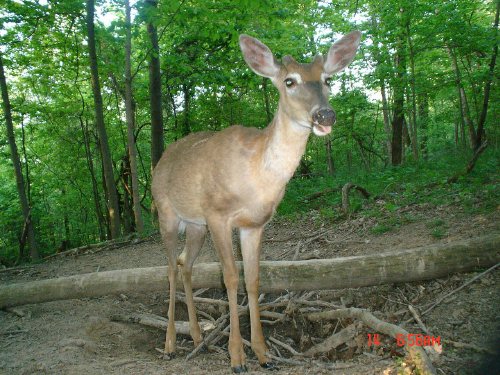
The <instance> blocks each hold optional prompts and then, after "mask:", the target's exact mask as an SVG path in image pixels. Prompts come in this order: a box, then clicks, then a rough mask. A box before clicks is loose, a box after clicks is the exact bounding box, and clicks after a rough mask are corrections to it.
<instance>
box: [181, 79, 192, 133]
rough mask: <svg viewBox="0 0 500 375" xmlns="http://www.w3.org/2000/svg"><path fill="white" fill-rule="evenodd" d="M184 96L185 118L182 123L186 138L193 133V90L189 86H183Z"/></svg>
mask: <svg viewBox="0 0 500 375" xmlns="http://www.w3.org/2000/svg"><path fill="white" fill-rule="evenodd" d="M182 94H183V96H184V116H183V122H182V135H183V136H184V137H185V136H186V135H188V134H189V133H191V121H190V118H189V116H190V113H189V110H190V105H191V88H190V86H189V84H186V83H185V84H183V85H182Z"/></svg>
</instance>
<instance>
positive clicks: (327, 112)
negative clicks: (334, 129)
mask: <svg viewBox="0 0 500 375" xmlns="http://www.w3.org/2000/svg"><path fill="white" fill-rule="evenodd" d="M336 119H337V115H336V114H335V112H334V111H333V109H331V108H323V109H320V110H318V111H316V112H315V113H314V115H313V122H314V123H317V124H319V125H322V126H332V125H333V124H335V120H336Z"/></svg>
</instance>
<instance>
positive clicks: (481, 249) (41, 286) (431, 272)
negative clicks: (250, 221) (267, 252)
mask: <svg viewBox="0 0 500 375" xmlns="http://www.w3.org/2000/svg"><path fill="white" fill-rule="evenodd" d="M499 246H500V235H499V234H494V235H488V236H484V237H478V238H474V239H467V240H461V241H455V242H451V243H446V244H435V245H428V246H424V247H420V248H416V249H409V250H395V251H389V252H386V253H379V252H376V253H374V254H371V255H362V256H350V257H345V258H336V259H314V260H304V261H279V262H276V261H263V262H260V289H261V291H262V292H264V293H268V292H273V293H277V292H278V293H279V292H282V291H284V290H289V291H291V290H297V291H298V290H331V289H343V288H359V287H365V286H373V285H382V284H388V283H390V284H392V283H406V282H412V281H421V280H431V279H436V278H439V277H445V276H448V275H450V274H452V273H455V272H470V271H473V270H475V269H477V268H481V267H490V266H492V265H495V264H497V263H498V262H499V261H500V253H499V252H498V249H499ZM236 263H237V267H238V269H239V281H240V284H239V288H240V290H242V291H243V290H244V282H243V280H244V277H243V267H242V262H236ZM178 277H179V280H178V282H177V285H178V286H179V289H182V281H181V273H179V274H178ZM192 284H193V288H224V283H223V277H222V266H221V264H220V263H201V264H197V265H195V266H194V269H193V280H192ZM166 285H167V267H151V268H135V269H126V270H116V271H104V272H94V273H89V274H84V275H75V276H69V277H61V278H57V279H48V280H40V281H31V282H24V283H19V284H10V285H4V286H0V309H3V308H6V307H10V306H16V305H23V304H31V303H40V302H48V301H55V300H62V299H71V298H88V297H97V296H103V295H108V294H120V293H127V292H129V291H134V292H135V293H137V292H148V291H158V290H165V288H166Z"/></svg>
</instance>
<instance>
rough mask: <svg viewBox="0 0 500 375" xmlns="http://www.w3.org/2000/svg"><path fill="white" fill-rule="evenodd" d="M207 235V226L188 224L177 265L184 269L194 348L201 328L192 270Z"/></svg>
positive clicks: (183, 274) (185, 290)
mask: <svg viewBox="0 0 500 375" xmlns="http://www.w3.org/2000/svg"><path fill="white" fill-rule="evenodd" d="M206 233H207V227H206V225H198V224H193V223H187V224H186V245H185V247H184V251H183V252H182V254H181V255H180V256H179V258H178V259H177V263H178V264H179V265H180V266H181V267H182V281H183V283H184V292H185V293H186V305H187V308H188V315H189V332H190V333H191V337H192V338H193V342H194V346H198V345H199V344H200V343H201V341H202V337H201V332H200V326H199V324H198V319H197V318H196V308H195V306H194V301H193V288H192V283H191V275H192V269H193V264H194V261H195V259H196V258H197V257H198V254H199V253H200V250H201V248H202V246H203V243H204V242H205V235H206Z"/></svg>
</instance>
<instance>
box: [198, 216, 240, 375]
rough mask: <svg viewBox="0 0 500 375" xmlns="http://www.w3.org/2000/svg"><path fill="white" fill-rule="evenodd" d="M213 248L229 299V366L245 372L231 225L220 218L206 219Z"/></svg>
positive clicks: (238, 371) (236, 269)
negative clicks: (220, 267)
mask: <svg viewBox="0 0 500 375" xmlns="http://www.w3.org/2000/svg"><path fill="white" fill-rule="evenodd" d="M207 224H208V227H209V228H210V233H211V235H212V239H213V241H214V245H215V248H216V249H217V253H218V255H219V258H220V262H221V264H222V272H223V274H224V284H225V285H226V289H227V297H228V300H229V316H230V318H229V319H230V333H229V346H228V348H229V355H230V356H231V367H232V369H233V371H234V372H235V373H240V372H247V366H246V358H245V352H244V351H243V341H242V340H241V333H240V320H239V316H238V299H237V297H238V295H237V293H238V279H239V276H238V268H237V267H236V263H235V261H234V255H233V245H232V239H231V226H230V225H229V223H228V222H227V220H224V219H222V218H212V219H211V220H207Z"/></svg>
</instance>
